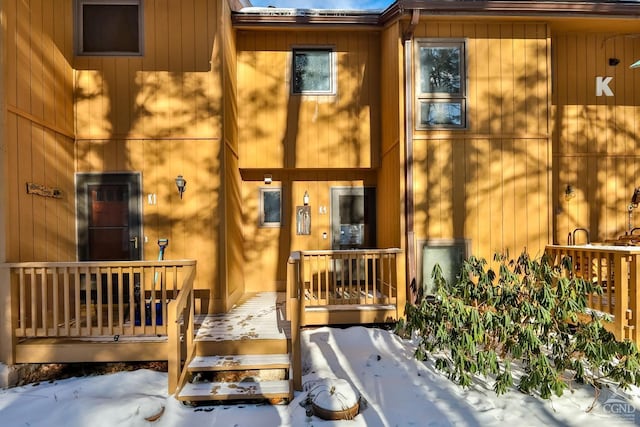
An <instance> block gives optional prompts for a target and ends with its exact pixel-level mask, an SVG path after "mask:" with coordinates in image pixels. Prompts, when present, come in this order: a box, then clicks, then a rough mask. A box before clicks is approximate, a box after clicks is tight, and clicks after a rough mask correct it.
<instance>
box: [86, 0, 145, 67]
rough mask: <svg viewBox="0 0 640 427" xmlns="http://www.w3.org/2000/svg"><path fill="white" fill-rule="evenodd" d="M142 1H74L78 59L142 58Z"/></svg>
mask: <svg viewBox="0 0 640 427" xmlns="http://www.w3.org/2000/svg"><path fill="white" fill-rule="evenodd" d="M142 22H143V20H142V0H113V1H107V0H75V27H76V34H75V37H76V53H77V54H78V55H98V56H106V55H111V56H112V55H116V56H117V55H131V56H139V55H142V34H143V26H142Z"/></svg>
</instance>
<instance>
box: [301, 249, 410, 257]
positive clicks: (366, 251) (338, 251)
mask: <svg viewBox="0 0 640 427" xmlns="http://www.w3.org/2000/svg"><path fill="white" fill-rule="evenodd" d="M399 253H402V249H400V248H386V249H328V250H314V251H297V252H293V253H292V254H291V256H292V257H294V254H299V256H308V255H376V254H399Z"/></svg>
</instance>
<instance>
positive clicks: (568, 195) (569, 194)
mask: <svg viewBox="0 0 640 427" xmlns="http://www.w3.org/2000/svg"><path fill="white" fill-rule="evenodd" d="M574 197H576V190H575V189H574V188H573V185H571V184H567V188H565V189H564V199H565V200H571V199H573V198H574Z"/></svg>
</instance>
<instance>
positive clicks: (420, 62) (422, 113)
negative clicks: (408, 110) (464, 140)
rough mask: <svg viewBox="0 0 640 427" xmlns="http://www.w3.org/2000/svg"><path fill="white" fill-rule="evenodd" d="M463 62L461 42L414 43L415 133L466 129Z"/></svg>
mask: <svg viewBox="0 0 640 427" xmlns="http://www.w3.org/2000/svg"><path fill="white" fill-rule="evenodd" d="M466 62H467V61H466V50H465V41H464V40H457V39H456V40H453V39H419V40H417V41H416V61H415V63H416V71H415V75H416V85H415V86H416V98H417V99H416V119H417V120H416V127H417V128H418V129H431V128H443V129H466V127H467V104H466V102H467V85H466V79H467V69H466Z"/></svg>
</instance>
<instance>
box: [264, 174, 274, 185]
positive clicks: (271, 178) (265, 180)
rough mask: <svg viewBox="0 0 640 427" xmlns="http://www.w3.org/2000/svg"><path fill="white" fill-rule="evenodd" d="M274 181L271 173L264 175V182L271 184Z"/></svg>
mask: <svg viewBox="0 0 640 427" xmlns="http://www.w3.org/2000/svg"><path fill="white" fill-rule="evenodd" d="M272 182H273V177H272V176H271V175H268V174H267V175H265V176H264V183H265V184H271V183H272Z"/></svg>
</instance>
